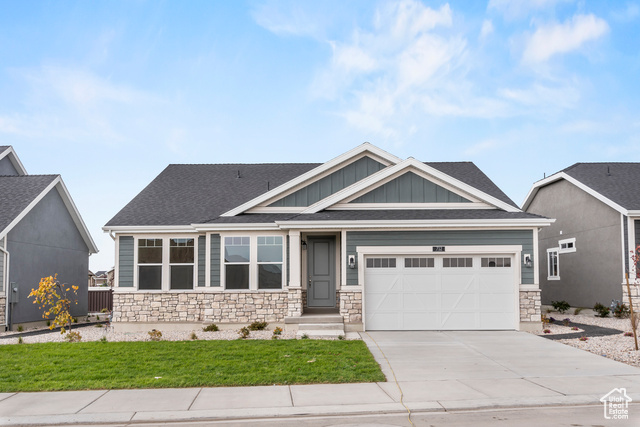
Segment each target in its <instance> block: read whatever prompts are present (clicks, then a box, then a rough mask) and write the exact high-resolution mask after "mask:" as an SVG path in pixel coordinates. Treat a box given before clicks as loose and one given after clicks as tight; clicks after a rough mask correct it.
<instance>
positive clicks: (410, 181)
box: [350, 172, 471, 203]
mask: <svg viewBox="0 0 640 427" xmlns="http://www.w3.org/2000/svg"><path fill="white" fill-rule="evenodd" d="M350 203H471V201H470V200H468V199H465V198H464V197H462V196H459V195H458V194H456V193H453V192H451V191H449V190H447V189H446V188H443V187H441V186H439V185H437V184H435V183H433V182H431V181H428V180H426V179H424V178H422V177H421V176H418V175H416V174H415V173H413V172H407V173H405V174H403V175H400V176H399V177H397V178H396V179H394V180H392V181H389V182H387V183H386V184H384V185H381V186H380V187H378V188H376V189H374V190H371V191H369V192H368V193H366V194H363V195H362V196H360V197H358V198H357V199H354V200H352V201H351V202H350Z"/></svg>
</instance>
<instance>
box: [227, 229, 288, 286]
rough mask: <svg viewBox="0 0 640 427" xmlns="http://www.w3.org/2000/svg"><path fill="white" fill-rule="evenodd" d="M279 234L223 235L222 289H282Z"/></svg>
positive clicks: (281, 249) (281, 252)
mask: <svg viewBox="0 0 640 427" xmlns="http://www.w3.org/2000/svg"><path fill="white" fill-rule="evenodd" d="M283 249H284V239H283V237H282V236H256V237H250V236H226V237H225V238H224V283H225V289H282V279H283V275H282V272H283V264H284V263H283V255H284V251H283Z"/></svg>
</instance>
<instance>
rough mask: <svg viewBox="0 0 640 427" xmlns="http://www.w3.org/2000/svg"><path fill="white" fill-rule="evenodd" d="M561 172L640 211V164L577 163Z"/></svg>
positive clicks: (626, 207)
mask: <svg viewBox="0 0 640 427" xmlns="http://www.w3.org/2000/svg"><path fill="white" fill-rule="evenodd" d="M561 172H564V173H566V174H567V175H569V176H571V177H572V178H575V179H577V180H578V181H580V182H581V183H583V184H585V185H586V186H588V187H590V188H592V189H594V190H595V191H597V192H598V193H600V194H602V195H603V196H605V197H607V198H609V199H611V200H612V201H614V202H616V203H617V204H619V205H620V206H622V207H623V208H625V209H629V210H640V191H638V183H640V163H576V164H574V165H572V166H569V167H568V168H566V169H564V170H562V171H561Z"/></svg>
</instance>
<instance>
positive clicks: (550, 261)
mask: <svg viewBox="0 0 640 427" xmlns="http://www.w3.org/2000/svg"><path fill="white" fill-rule="evenodd" d="M547 279H549V280H559V279H560V259H559V257H558V248H553V249H547Z"/></svg>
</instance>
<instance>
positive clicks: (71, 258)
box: [0, 146, 98, 329]
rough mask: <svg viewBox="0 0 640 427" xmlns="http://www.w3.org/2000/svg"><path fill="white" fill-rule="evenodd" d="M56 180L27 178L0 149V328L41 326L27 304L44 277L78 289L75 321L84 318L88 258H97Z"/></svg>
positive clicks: (3, 148)
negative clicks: (34, 324)
mask: <svg viewBox="0 0 640 427" xmlns="http://www.w3.org/2000/svg"><path fill="white" fill-rule="evenodd" d="M97 251H98V249H97V248H96V246H95V244H94V243H93V240H92V239H91V235H90V234H89V231H88V230H87V228H86V226H85V225H84V223H83V221H82V218H81V217H80V214H79V213H78V210H77V209H76V207H75V205H74V204H73V201H72V200H71V196H70V195H69V192H68V191H67V188H66V187H65V185H64V183H63V182H62V178H61V177H60V175H28V174H27V172H26V170H25V168H24V167H23V166H22V163H21V162H20V160H19V159H18V156H17V155H16V153H15V152H14V150H13V148H12V147H11V146H0V307H1V309H0V325H2V326H5V327H12V328H13V329H15V327H16V326H17V325H18V324H21V325H22V324H26V323H30V322H39V321H42V311H41V310H40V309H39V308H38V306H37V305H35V304H33V300H32V299H30V298H28V295H29V293H30V292H31V289H33V288H36V287H37V286H38V283H39V282H40V279H41V278H42V277H46V276H51V275H54V274H56V273H57V274H58V280H59V281H60V282H62V283H68V284H74V285H78V286H79V287H80V290H79V291H78V305H76V306H74V307H73V308H72V314H73V315H74V316H81V315H85V314H86V313H87V286H86V285H87V271H88V263H89V255H90V254H92V253H96V252H97Z"/></svg>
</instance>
